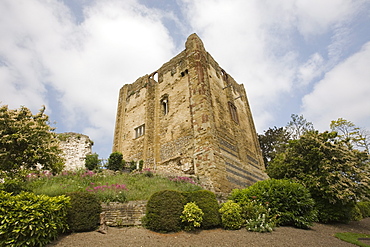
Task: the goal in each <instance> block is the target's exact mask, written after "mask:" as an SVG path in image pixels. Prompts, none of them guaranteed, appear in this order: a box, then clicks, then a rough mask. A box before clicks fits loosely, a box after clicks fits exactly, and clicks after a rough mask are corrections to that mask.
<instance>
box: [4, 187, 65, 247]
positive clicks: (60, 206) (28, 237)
mask: <svg viewBox="0 0 370 247" xmlns="http://www.w3.org/2000/svg"><path fill="white" fill-rule="evenodd" d="M68 206H69V198H68V197H66V196H58V197H49V196H45V195H35V194H33V193H29V192H22V193H20V194H19V195H16V196H12V195H11V194H10V193H6V192H3V191H0V246H14V247H15V246H45V245H46V244H48V243H50V242H51V241H52V240H54V239H55V238H56V237H57V236H58V234H59V233H61V232H64V231H65V230H66V229H67V228H68V225H67V208H68Z"/></svg>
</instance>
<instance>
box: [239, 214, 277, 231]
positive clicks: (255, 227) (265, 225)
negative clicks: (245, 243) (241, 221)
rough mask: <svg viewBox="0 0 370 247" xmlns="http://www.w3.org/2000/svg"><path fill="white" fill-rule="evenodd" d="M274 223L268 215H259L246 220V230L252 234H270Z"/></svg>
mask: <svg viewBox="0 0 370 247" xmlns="http://www.w3.org/2000/svg"><path fill="white" fill-rule="evenodd" d="M274 226H275V224H274V222H273V220H272V219H271V218H269V215H268V214H259V215H258V216H257V217H253V218H250V219H248V220H246V228H247V230H248V231H252V232H272V231H273V230H274Z"/></svg>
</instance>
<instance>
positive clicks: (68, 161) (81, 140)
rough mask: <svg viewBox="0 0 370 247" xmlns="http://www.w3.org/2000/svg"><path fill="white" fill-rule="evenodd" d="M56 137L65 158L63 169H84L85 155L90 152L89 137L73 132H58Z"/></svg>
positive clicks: (91, 143)
mask: <svg viewBox="0 0 370 247" xmlns="http://www.w3.org/2000/svg"><path fill="white" fill-rule="evenodd" d="M58 138H59V140H60V148H61V149H62V151H63V157H64V158H65V167H64V170H77V169H85V157H86V155H88V154H91V153H92V145H93V142H92V141H91V140H90V138H89V137H88V136H87V135H83V134H78V133H73V132H68V133H61V134H58Z"/></svg>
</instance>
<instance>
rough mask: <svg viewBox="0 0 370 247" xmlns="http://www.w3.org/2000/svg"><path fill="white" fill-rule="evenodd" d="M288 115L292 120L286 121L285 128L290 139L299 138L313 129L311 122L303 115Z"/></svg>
mask: <svg viewBox="0 0 370 247" xmlns="http://www.w3.org/2000/svg"><path fill="white" fill-rule="evenodd" d="M290 117H291V118H292V120H291V121H290V122H288V124H287V126H286V130H287V131H288V133H289V134H290V138H291V139H295V140H296V139H299V137H300V136H302V135H303V134H305V133H307V132H309V131H314V130H315V128H314V127H313V124H312V123H311V122H308V121H307V120H306V119H305V118H304V117H303V115H300V116H298V115H297V114H292V115H291V116H290Z"/></svg>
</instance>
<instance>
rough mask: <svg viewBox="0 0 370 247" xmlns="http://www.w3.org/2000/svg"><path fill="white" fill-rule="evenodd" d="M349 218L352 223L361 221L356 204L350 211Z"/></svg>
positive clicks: (360, 214)
mask: <svg viewBox="0 0 370 247" xmlns="http://www.w3.org/2000/svg"><path fill="white" fill-rule="evenodd" d="M350 217H351V220H353V221H359V220H362V218H363V216H362V213H361V211H360V208H359V207H358V205H357V204H355V205H354V207H353V208H352V209H351V211H350Z"/></svg>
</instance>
